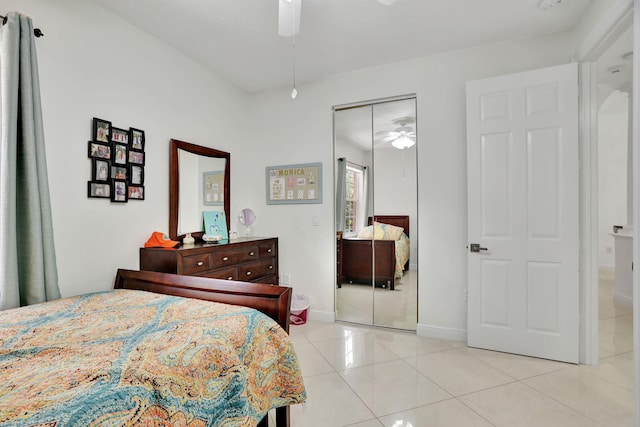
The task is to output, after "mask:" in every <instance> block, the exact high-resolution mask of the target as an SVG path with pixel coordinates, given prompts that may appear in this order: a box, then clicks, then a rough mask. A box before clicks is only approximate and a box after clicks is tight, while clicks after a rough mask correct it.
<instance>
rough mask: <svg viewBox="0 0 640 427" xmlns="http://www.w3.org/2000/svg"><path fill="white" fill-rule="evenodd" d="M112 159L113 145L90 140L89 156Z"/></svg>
mask: <svg viewBox="0 0 640 427" xmlns="http://www.w3.org/2000/svg"><path fill="white" fill-rule="evenodd" d="M92 157H97V158H100V159H106V160H109V159H111V146H110V145H107V144H101V143H99V142H94V141H89V158H92Z"/></svg>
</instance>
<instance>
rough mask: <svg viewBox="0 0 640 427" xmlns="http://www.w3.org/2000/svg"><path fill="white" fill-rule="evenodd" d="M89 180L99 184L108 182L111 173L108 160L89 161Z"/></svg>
mask: <svg viewBox="0 0 640 427" xmlns="http://www.w3.org/2000/svg"><path fill="white" fill-rule="evenodd" d="M91 165H92V168H91V179H92V180H93V181H99V182H108V181H109V176H110V173H109V172H111V165H110V164H109V160H104V159H100V158H94V159H93V160H92V161H91Z"/></svg>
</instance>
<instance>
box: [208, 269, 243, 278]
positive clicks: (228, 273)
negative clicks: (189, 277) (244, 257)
mask: <svg viewBox="0 0 640 427" xmlns="http://www.w3.org/2000/svg"><path fill="white" fill-rule="evenodd" d="M200 276H203V277H209V278H212V279H224V280H238V269H237V268H236V267H229V268H221V269H218V270H211V271H207V272H206V273H204V274H200Z"/></svg>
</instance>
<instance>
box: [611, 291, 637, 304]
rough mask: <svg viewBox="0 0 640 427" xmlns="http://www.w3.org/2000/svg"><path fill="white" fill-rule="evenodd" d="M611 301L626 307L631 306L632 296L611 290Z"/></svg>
mask: <svg viewBox="0 0 640 427" xmlns="http://www.w3.org/2000/svg"><path fill="white" fill-rule="evenodd" d="M613 302H615V303H616V304H620V305H622V306H624V307H626V308H633V298H632V297H630V296H627V295H625V294H622V293H620V292H618V291H614V292H613Z"/></svg>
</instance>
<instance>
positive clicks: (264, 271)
mask: <svg viewBox="0 0 640 427" xmlns="http://www.w3.org/2000/svg"><path fill="white" fill-rule="evenodd" d="M275 270H276V266H275V258H265V259H261V260H258V261H254V262H250V263H247V264H243V265H240V266H238V280H243V281H247V282H250V281H252V280H255V279H257V278H260V277H264V276H268V275H270V274H274V272H275Z"/></svg>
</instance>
